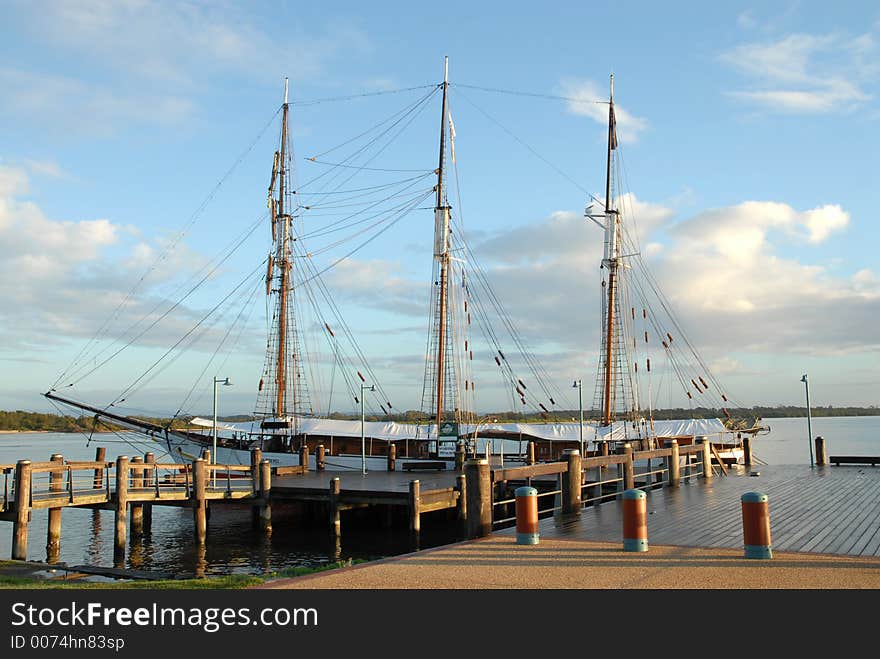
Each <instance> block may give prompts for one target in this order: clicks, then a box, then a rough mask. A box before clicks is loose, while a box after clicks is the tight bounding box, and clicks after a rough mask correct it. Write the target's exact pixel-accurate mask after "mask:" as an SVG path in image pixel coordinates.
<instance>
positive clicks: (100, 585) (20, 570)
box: [0, 559, 367, 590]
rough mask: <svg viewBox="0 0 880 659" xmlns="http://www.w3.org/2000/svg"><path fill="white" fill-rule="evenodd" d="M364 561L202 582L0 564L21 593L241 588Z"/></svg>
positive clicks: (0, 575)
mask: <svg viewBox="0 0 880 659" xmlns="http://www.w3.org/2000/svg"><path fill="white" fill-rule="evenodd" d="M365 562H367V561H364V560H362V559H354V560H353V559H349V560H345V561H337V562H335V563H328V564H327V565H319V566H316V567H291V568H285V569H283V570H278V571H277V572H269V573H266V574H261V575H255V574H227V575H222V576H217V577H213V576H212V577H204V578H201V579H167V580H159V581H147V580H141V579H138V580H128V581H126V580H119V581H83V580H82V578H74V579H64V578H63V577H59V578H54V579H46V578H39V577H30V576H27V575H26V572H27V571H26V570H25V569H24V568H25V565H23V564H22V563H18V562H16V561H0V589H19V590H214V589H224V590H230V589H238V588H248V587H250V586H258V585H260V584H263V583H266V582H267V581H272V580H274V579H287V578H290V577H300V576H304V575H307V574H314V573H316V572H324V571H325V570H335V569H338V568H341V567H349V566H351V565H356V564H358V563H365Z"/></svg>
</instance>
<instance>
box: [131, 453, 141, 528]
mask: <svg viewBox="0 0 880 659" xmlns="http://www.w3.org/2000/svg"><path fill="white" fill-rule="evenodd" d="M142 464H144V459H143V458H142V457H141V456H139V455H136V456H134V457H133V458H132V459H131V465H132V467H131V487H132V489H134V490H140V489H142V488H143V487H144V468H143V467H141V466H140V465H142ZM129 510H130V512H129V515H130V517H131V521H130V524H131V537H132V538H140V537H141V536H142V535H143V534H144V506H143V504H141V503H133V502H132V504H131V506H130V507H129Z"/></svg>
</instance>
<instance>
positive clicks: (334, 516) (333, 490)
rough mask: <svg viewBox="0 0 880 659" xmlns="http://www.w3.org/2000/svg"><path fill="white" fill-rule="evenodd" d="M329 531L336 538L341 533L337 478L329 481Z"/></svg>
mask: <svg viewBox="0 0 880 659" xmlns="http://www.w3.org/2000/svg"><path fill="white" fill-rule="evenodd" d="M330 533H331V534H332V535H333V537H335V538H338V537H339V536H340V535H341V534H342V523H341V518H340V515H339V479H338V478H334V479H332V480H331V481H330Z"/></svg>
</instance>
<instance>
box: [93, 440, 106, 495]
mask: <svg viewBox="0 0 880 659" xmlns="http://www.w3.org/2000/svg"><path fill="white" fill-rule="evenodd" d="M106 459H107V449H106V448H105V447H103V446H99V447H97V448H96V449H95V462H100V463H101V464H102V465H103V464H104V461H105V460H106ZM92 487H93V488H94V489H96V490H100V489H103V487H104V467H95V479H94V481H93V483H92Z"/></svg>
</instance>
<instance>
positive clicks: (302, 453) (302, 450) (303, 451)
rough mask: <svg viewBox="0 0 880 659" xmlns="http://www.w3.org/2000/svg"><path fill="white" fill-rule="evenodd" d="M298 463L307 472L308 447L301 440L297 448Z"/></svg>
mask: <svg viewBox="0 0 880 659" xmlns="http://www.w3.org/2000/svg"><path fill="white" fill-rule="evenodd" d="M299 463H300V465H302V466H303V467H305V468H306V470H308V468H309V445H308V444H306V442H305V440H303V443H302V446H300V447H299Z"/></svg>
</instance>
